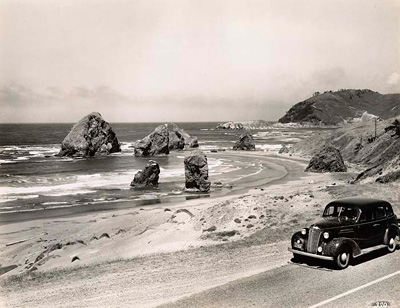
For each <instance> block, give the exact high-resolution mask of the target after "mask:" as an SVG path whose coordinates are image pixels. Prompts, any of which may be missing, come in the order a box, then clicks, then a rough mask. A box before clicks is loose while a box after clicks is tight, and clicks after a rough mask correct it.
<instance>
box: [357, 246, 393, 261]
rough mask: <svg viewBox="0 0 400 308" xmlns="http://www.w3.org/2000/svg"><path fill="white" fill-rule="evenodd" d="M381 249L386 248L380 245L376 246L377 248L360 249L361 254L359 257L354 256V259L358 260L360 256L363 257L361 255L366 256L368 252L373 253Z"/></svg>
mask: <svg viewBox="0 0 400 308" xmlns="http://www.w3.org/2000/svg"><path fill="white" fill-rule="evenodd" d="M383 248H387V246H386V245H383V244H382V245H377V246H373V247H369V248H365V249H361V253H360V254H359V255H356V256H354V258H358V257H360V256H363V255H365V254H367V253H370V252H372V251H375V250H379V249H383Z"/></svg>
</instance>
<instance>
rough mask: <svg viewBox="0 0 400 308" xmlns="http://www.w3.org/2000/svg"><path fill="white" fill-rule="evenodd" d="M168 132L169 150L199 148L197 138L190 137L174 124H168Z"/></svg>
mask: <svg viewBox="0 0 400 308" xmlns="http://www.w3.org/2000/svg"><path fill="white" fill-rule="evenodd" d="M168 130H169V149H170V150H174V149H178V150H182V149H183V148H197V147H199V143H198V140H197V137H192V136H190V135H189V134H188V133H187V132H186V131H185V130H184V129H182V128H180V127H179V126H178V125H176V124H175V123H169V124H168Z"/></svg>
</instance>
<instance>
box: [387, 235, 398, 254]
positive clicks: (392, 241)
mask: <svg viewBox="0 0 400 308" xmlns="http://www.w3.org/2000/svg"><path fill="white" fill-rule="evenodd" d="M387 248H388V251H389V252H394V251H395V250H396V248H397V236H396V235H395V234H391V235H390V236H389V240H388V245H387Z"/></svg>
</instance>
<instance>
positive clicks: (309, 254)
mask: <svg viewBox="0 0 400 308" xmlns="http://www.w3.org/2000/svg"><path fill="white" fill-rule="evenodd" d="M288 250H289V251H290V252H292V253H295V254H297V255H302V256H306V257H310V258H315V259H321V260H326V261H333V260H334V258H333V257H330V256H321V255H317V254H315V253H309V252H305V251H300V250H296V249H292V248H288Z"/></svg>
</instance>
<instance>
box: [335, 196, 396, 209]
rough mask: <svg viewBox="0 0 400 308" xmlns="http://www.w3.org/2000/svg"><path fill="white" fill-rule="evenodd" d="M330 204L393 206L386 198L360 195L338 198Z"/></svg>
mask: <svg viewBox="0 0 400 308" xmlns="http://www.w3.org/2000/svg"><path fill="white" fill-rule="evenodd" d="M329 205H346V206H349V207H358V208H370V207H375V206H379V205H389V206H390V207H391V205H390V203H389V202H387V201H384V200H380V199H373V198H360V197H354V198H345V199H338V200H335V201H332V202H330V203H328V205H327V206H329Z"/></svg>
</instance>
